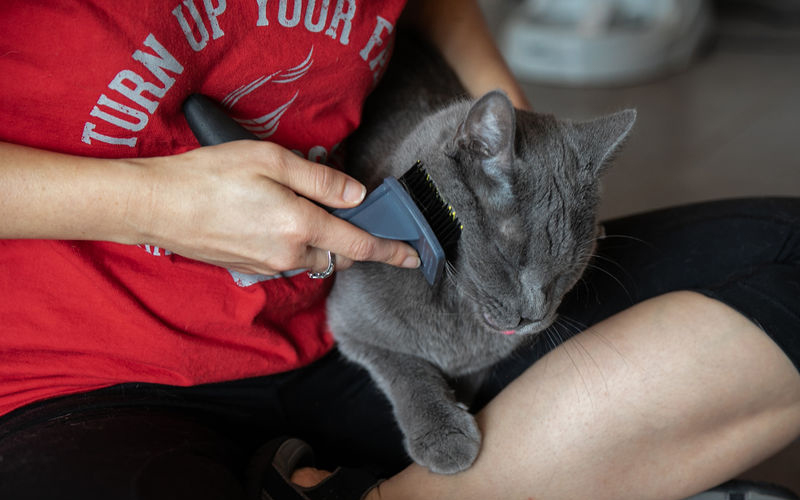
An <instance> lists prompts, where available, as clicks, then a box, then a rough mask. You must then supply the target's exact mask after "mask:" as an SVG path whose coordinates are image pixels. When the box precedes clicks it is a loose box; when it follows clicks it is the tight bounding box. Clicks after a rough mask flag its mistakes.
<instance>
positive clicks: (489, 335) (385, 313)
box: [328, 37, 635, 473]
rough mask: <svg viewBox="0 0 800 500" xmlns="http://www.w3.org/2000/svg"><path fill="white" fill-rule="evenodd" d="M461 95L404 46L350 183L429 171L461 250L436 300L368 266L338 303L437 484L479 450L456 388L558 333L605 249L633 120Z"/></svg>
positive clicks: (353, 350) (360, 353)
mask: <svg viewBox="0 0 800 500" xmlns="http://www.w3.org/2000/svg"><path fill="white" fill-rule="evenodd" d="M463 94H464V90H463V87H462V86H461V85H460V83H459V82H458V80H457V78H456V77H455V75H454V74H453V73H452V72H450V70H449V69H448V68H447V67H446V64H445V63H444V62H443V60H442V59H441V58H440V57H439V56H438V55H437V54H436V53H435V52H434V51H433V50H432V49H431V48H430V47H428V46H426V45H424V44H422V43H421V42H420V41H419V40H417V39H415V38H410V37H402V38H401V37H398V40H397V44H396V47H395V55H394V57H393V59H392V64H391V65H390V68H389V70H388V72H387V74H386V75H385V77H384V80H383V82H382V83H381V85H380V86H379V88H378V89H377V90H376V91H375V92H374V93H373V95H372V96H371V97H370V99H369V100H368V102H367V107H366V109H365V115H364V121H363V124H362V126H361V127H360V129H359V131H358V132H357V133H356V134H355V135H354V136H353V138H352V140H351V142H350V143H349V144H348V166H349V170H348V171H349V172H351V173H352V174H353V175H354V176H356V177H357V178H359V179H361V180H362V181H364V182H365V183H366V184H367V186H368V187H370V188H374V187H375V186H377V185H378V184H379V183H380V182H381V180H382V179H383V178H384V177H386V176H389V175H391V176H395V177H399V176H400V175H402V174H403V173H404V172H405V171H406V170H407V169H408V168H410V167H411V166H412V165H413V164H414V163H415V162H416V161H418V160H419V161H421V162H422V163H423V165H424V167H425V169H426V170H427V171H428V173H429V174H430V176H431V178H432V179H433V181H434V183H435V185H436V186H437V187H438V189H439V191H440V193H441V194H442V196H443V198H444V199H445V200H447V201H448V202H449V203H450V204H452V206H453V207H454V208H455V210H456V211H457V216H458V217H459V219H460V220H461V222H462V224H463V231H462V235H461V238H460V240H459V242H458V245H457V249H456V251H455V254H454V256H453V257H452V258H451V259H449V261H448V265H447V268H446V271H445V277H444V278H443V279H442V280H441V281H440V282H439V283H438V284H437V285H435V286H433V287H431V286H429V285H428V283H427V282H426V281H425V279H424V277H423V275H422V273H421V272H420V271H418V270H403V269H398V268H394V267H390V266H385V265H381V264H375V263H356V264H355V265H354V266H353V267H352V268H351V269H349V270H346V271H342V272H340V273H339V274H338V276H337V277H336V282H335V285H334V288H333V291H332V293H331V296H330V299H329V301H328V316H329V323H330V327H331V330H332V332H333V334H334V336H335V338H336V340H337V341H338V345H339V349H340V350H341V352H342V353H344V355H345V356H347V357H348V358H349V359H351V360H353V361H355V362H357V363H359V364H361V365H363V366H364V367H366V369H367V370H368V371H369V372H370V374H371V375H372V377H373V378H374V379H375V381H376V382H377V384H378V385H379V386H380V387H381V389H382V390H383V391H384V392H385V394H386V396H387V397H388V398H389V400H390V401H391V403H392V406H393V409H394V413H395V416H396V418H397V422H398V423H399V426H400V428H401V429H402V431H403V434H404V436H405V440H406V448H407V450H408V452H409V454H410V456H411V458H413V459H414V461H416V462H417V463H419V464H422V465H424V466H427V467H428V468H430V470H432V471H434V472H438V473H455V472H458V471H461V470H463V469H466V468H468V467H469V466H470V465H471V464H472V463H473V461H474V460H475V458H476V456H477V455H478V451H479V448H480V440H481V436H480V432H479V430H478V427H477V425H476V423H475V420H474V418H473V416H472V415H471V414H470V413H469V411H468V410H467V409H466V407H465V406H464V405H463V404H460V403H459V402H458V401H456V398H455V395H454V394H455V393H454V390H453V388H452V387H451V385H450V382H449V380H452V379H453V378H454V377H460V376H465V375H468V374H471V373H477V372H480V371H481V370H483V369H486V368H488V367H490V366H491V365H492V364H494V363H496V362H497V361H499V360H501V359H502V358H504V357H506V356H508V355H509V354H510V353H511V352H512V351H514V349H516V348H517V347H518V346H520V345H521V344H522V343H525V342H529V341H530V340H531V338H532V337H533V336H535V335H536V334H537V333H538V332H541V331H542V330H544V329H545V328H547V327H548V326H549V325H551V324H552V323H553V321H554V320H555V318H556V309H557V307H558V305H559V303H560V301H561V299H562V297H563V296H564V294H565V293H566V292H567V291H568V290H569V289H570V288H571V287H572V286H573V285H574V284H575V283H576V281H577V280H578V279H579V277H580V276H581V273H582V272H583V270H584V268H585V267H586V265H587V263H588V261H589V259H590V257H591V254H592V251H593V249H594V241H595V238H596V236H597V235H596V227H597V225H596V208H597V204H598V176H599V175H600V173H601V172H602V171H603V169H604V168H605V165H606V163H607V161H608V159H609V157H610V155H611V154H612V153H613V152H614V151H615V150H616V149H617V148H618V146H619V145H620V143H621V142H622V140H623V139H624V138H625V136H626V135H627V134H628V132H629V131H630V129H631V127H632V126H633V122H634V120H635V112H634V111H632V110H628V111H623V112H620V113H617V114H614V115H610V116H607V117H603V118H599V119H596V120H593V121H589V122H583V123H573V122H565V121H559V120H556V119H555V118H554V117H552V116H549V115H543V114H537V113H530V112H524V111H519V110H515V109H514V108H513V107H512V105H511V102H510V101H509V99H508V98H507V97H506V95H505V94H503V93H502V92H499V91H494V92H490V93H488V94H486V95H484V96H483V97H481V98H480V99H477V100H474V101H472V100H468V99H465V98H463V97H460V96H463Z"/></svg>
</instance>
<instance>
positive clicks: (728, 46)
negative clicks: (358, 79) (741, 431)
mask: <svg viewBox="0 0 800 500" xmlns="http://www.w3.org/2000/svg"><path fill="white" fill-rule="evenodd" d="M483 3H484V4H493V2H492V1H491V0H486V1H484V2H483ZM717 4H718V6H721V5H722V4H724V2H717ZM494 5H496V6H497V7H496V9H497V10H495V12H494V13H492V12H489V13H488V17H489V19H490V21H493V26H497V25H498V24H496V23H497V20H498V19H500V18H501V17H502V13H500V12H498V10H502V8H503V6H502V2H500V3H497V4H494ZM728 5H730V4H728ZM722 7H724V5H722ZM717 14H718V16H717V21H718V23H717V29H716V36H715V37H714V42H713V43H712V44H711V45H710V47H709V48H708V50H706V51H705V53H704V54H703V55H702V56H700V57H698V59H697V60H696V61H695V62H694V63H693V64H692V65H691V66H690V67H689V68H688V69H687V70H685V71H683V72H680V73H678V74H673V75H672V76H669V77H664V78H660V79H657V80H654V81H650V82H646V83H642V84H638V85H632V86H626V87H620V88H611V89H608V88H607V89H599V88H595V89H577V88H556V87H552V86H544V85H538V84H536V83H533V82H524V88H525V90H526V93H527V95H528V96H529V98H530V100H531V102H532V103H533V105H534V107H535V108H536V109H537V110H540V111H543V112H550V113H554V114H556V115H558V116H560V117H564V118H574V119H582V118H589V117H592V116H596V115H599V114H603V113H607V112H613V111H616V110H619V109H624V108H636V109H637V110H638V119H637V123H636V126H635V128H634V131H633V134H632V136H631V137H630V138H629V140H628V142H627V144H626V145H625V149H624V151H623V152H622V153H621V154H620V155H619V156H618V157H617V160H616V163H615V166H614V168H613V169H612V170H611V171H609V173H608V174H607V175H606V177H605V181H604V198H603V199H604V202H603V206H602V210H601V215H602V216H603V217H613V216H618V215H624V214H629V213H633V212H639V211H643V210H648V209H652V208H658V207H664V206H669V205H673V204H678V203H686V202H692V201H700V200H708V199H717V198H726V197H737V196H761V195H785V196H800V23H798V22H797V19H798V17H797V16H795V17H794V18H789V17H786V18H783V19H780V18H776V17H774V16H773V17H771V18H766V22H765V18H760V17H758V16H753V15H751V14H752V13H745V14H744V15H742V13H741V11H739V12H732V11H730V10H724V9H723V10H719V11H718V12H717ZM745 477H748V478H756V479H760V480H765V481H770V482H774V483H778V484H782V485H784V486H787V487H790V488H792V489H793V490H794V491H796V492H798V493H800V440H798V441H796V442H795V443H794V445H792V446H791V447H790V448H788V449H787V450H786V451H784V452H783V453H781V454H779V455H778V456H777V457H776V458H775V459H773V460H770V461H768V462H766V463H765V464H762V465H761V466H759V467H757V468H755V469H753V470H752V471H750V472H748V473H747V474H745Z"/></svg>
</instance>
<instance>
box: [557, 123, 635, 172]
mask: <svg viewBox="0 0 800 500" xmlns="http://www.w3.org/2000/svg"><path fill="white" fill-rule="evenodd" d="M635 121H636V110H635V109H626V110H624V111H619V112H617V113H614V114H611V115H607V116H603V117H600V118H595V119H594V120H590V121H586V122H572V123H570V138H571V139H572V140H571V143H572V146H573V147H574V148H575V152H576V153H577V154H578V158H579V159H580V162H581V166H582V167H583V168H584V169H586V171H587V172H588V173H589V174H591V175H592V176H597V175H599V174H600V173H602V171H603V167H604V166H605V165H606V164H607V163H608V160H610V159H611V157H612V155H613V154H614V152H615V151H616V150H617V149H619V147H620V146H621V145H622V143H623V141H624V140H625V138H626V137H627V136H628V134H629V133H630V131H631V129H632V128H633V123H634V122H635Z"/></svg>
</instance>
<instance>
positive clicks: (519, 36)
mask: <svg viewBox="0 0 800 500" xmlns="http://www.w3.org/2000/svg"><path fill="white" fill-rule="evenodd" d="M711 28H712V14H711V8H710V6H709V4H708V2H707V1H706V0H525V1H524V2H523V3H521V4H520V5H518V6H517V7H516V8H515V9H514V10H512V11H511V12H510V13H509V16H508V18H507V20H506V22H505V23H504V24H503V26H502V27H501V29H500V33H499V38H500V46H501V50H502V51H503V53H504V55H505V57H506V59H507V61H508V64H509V65H510V66H511V69H512V71H514V73H515V74H516V75H517V76H518V77H519V78H521V79H523V80H531V81H537V82H543V83H552V84H564V85H571V86H580V85H598V86H599V85H620V84H626V83H634V82H637V81H642V80H645V79H648V78H652V77H654V76H659V75H663V74H665V73H669V72H671V71H675V70H679V69H683V68H685V67H686V66H687V65H688V64H689V62H690V61H691V60H692V56H693V55H694V54H695V52H696V50H697V49H698V47H699V46H700V45H701V44H702V42H703V41H704V40H705V39H706V37H707V35H708V34H709V32H710V31H711Z"/></svg>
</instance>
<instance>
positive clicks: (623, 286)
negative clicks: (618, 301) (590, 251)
mask: <svg viewBox="0 0 800 500" xmlns="http://www.w3.org/2000/svg"><path fill="white" fill-rule="evenodd" d="M586 268H587V269H594V270H596V271H600V272H601V273H603V274H606V275H608V277H610V278H611V279H612V280H614V281H615V282H616V283H617V284H618V285H619V286H620V288H622V290H623V291H624V292H625V295H627V296H628V299H629V300H630V301H631V303H633V302H634V300H633V295H631V293H630V291H628V287H626V286H625V283H623V282H622V280H620V279H619V278H617V277H616V276H614V274H613V273H611V272H610V271H608V270H607V269H603V268H602V267H600V266H596V265H594V264H589V265H588V266H586Z"/></svg>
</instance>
